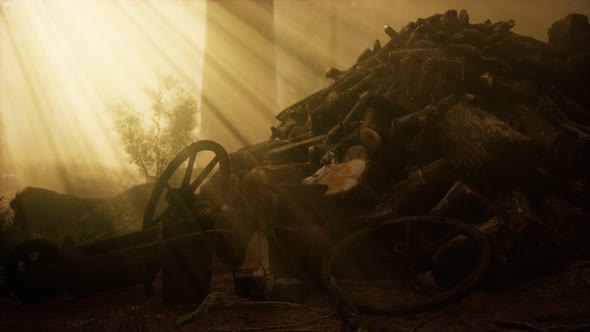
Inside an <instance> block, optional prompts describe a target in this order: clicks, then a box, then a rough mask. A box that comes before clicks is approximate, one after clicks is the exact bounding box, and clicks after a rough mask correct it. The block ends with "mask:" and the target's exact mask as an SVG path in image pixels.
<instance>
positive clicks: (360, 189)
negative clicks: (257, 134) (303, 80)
mask: <svg viewBox="0 0 590 332" xmlns="http://www.w3.org/2000/svg"><path fill="white" fill-rule="evenodd" d="M514 26H515V22H514V21H513V20H509V21H505V22H496V23H492V22H490V21H489V20H488V21H486V22H483V23H471V22H470V20H469V15H468V13H467V12H466V11H465V10H461V11H460V12H457V11H455V10H449V11H447V12H445V13H443V14H436V15H433V16H431V17H428V18H425V19H418V20H417V21H416V22H411V23H409V24H408V25H406V26H405V27H403V28H402V29H401V30H400V31H399V32H398V31H395V30H394V29H393V28H391V27H390V26H388V25H385V33H386V35H387V37H386V39H387V41H386V42H385V43H383V44H382V43H381V42H380V41H379V40H377V41H375V42H374V45H373V47H372V48H367V49H365V50H364V51H363V52H362V53H361V54H360V56H359V57H358V60H357V62H356V63H355V64H353V65H352V66H351V67H350V68H348V69H347V70H339V69H336V68H330V69H329V70H328V71H327V72H326V77H327V78H330V79H333V83H332V84H330V85H329V86H328V87H326V88H325V89H322V90H320V91H318V92H316V93H314V94H312V95H310V96H308V97H306V98H304V99H302V100H300V101H298V102H297V103H295V104H293V105H291V106H290V107H288V108H286V109H285V110H283V111H281V112H280V113H279V114H278V115H277V116H276V118H277V119H278V120H279V121H280V122H281V123H280V125H278V126H276V127H272V128H271V131H272V136H271V139H270V140H268V141H265V142H261V143H259V144H256V145H252V146H247V147H244V148H242V149H241V150H240V151H238V152H234V153H232V154H231V157H232V161H233V165H234V166H235V167H236V168H237V171H238V173H239V172H240V171H244V172H247V171H248V170H251V169H253V168H255V167H261V168H263V169H264V170H265V171H266V172H267V174H269V178H270V179H271V181H275V182H278V183H285V182H290V183H302V182H303V183H311V184H313V183H316V184H327V185H328V187H329V188H328V191H327V192H326V197H327V198H331V199H335V200H343V201H344V202H346V205H347V206H348V207H350V204H351V202H354V203H355V204H357V205H358V206H357V208H358V209H364V210H370V209H372V208H374V207H375V206H377V205H383V204H387V205H389V206H390V207H391V211H393V213H394V214H395V215H410V214H429V213H430V214H435V215H443V216H450V217H456V218H460V219H462V220H464V221H466V222H471V223H473V224H475V225H478V227H479V228H480V229H481V230H483V231H484V232H486V233H488V234H489V236H490V238H491V239H492V240H493V241H494V243H495V248H496V249H495V250H496V257H497V261H498V265H499V266H503V267H506V266H509V267H514V266H519V265H522V264H524V265H525V266H526V268H524V269H523V270H530V266H531V265H533V266H537V265H543V263H544V262H547V261H548V260H547V258H548V255H549V256H550V257H551V258H556V257H557V256H559V255H561V254H563V253H564V252H567V253H572V252H574V251H575V252H577V253H580V254H582V255H590V247H589V246H588V244H587V243H586V241H584V238H585V237H587V236H588V235H590V218H588V215H589V214H590V211H588V210H587V209H586V207H587V206H590V190H588V185H589V183H590V182H589V180H590V177H589V173H590V172H589V171H588V170H590V112H589V106H590V95H588V94H587V87H588V86H590V75H589V73H590V24H589V23H588V18H587V17H586V16H584V15H580V14H571V15H568V16H567V17H565V18H564V19H562V20H560V21H557V22H555V23H554V24H553V25H552V26H551V28H550V29H549V31H548V33H549V43H545V42H541V41H538V40H535V39H533V38H530V37H526V36H521V35H518V34H516V33H513V32H512V31H511V30H512V28H513V27H514ZM549 249H550V250H549ZM554 249H555V250H554ZM549 261H550V260H549Z"/></svg>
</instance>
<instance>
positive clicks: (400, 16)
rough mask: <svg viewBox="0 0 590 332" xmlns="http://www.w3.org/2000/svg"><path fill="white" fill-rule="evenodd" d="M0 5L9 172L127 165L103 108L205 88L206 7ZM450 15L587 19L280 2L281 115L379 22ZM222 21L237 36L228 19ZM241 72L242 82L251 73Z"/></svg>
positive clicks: (435, 6)
mask: <svg viewBox="0 0 590 332" xmlns="http://www.w3.org/2000/svg"><path fill="white" fill-rule="evenodd" d="M0 8H1V9H2V16H1V17H0V119H1V123H2V125H3V126H2V132H1V136H0V138H1V141H0V148H1V149H2V150H1V151H0V153H1V155H2V156H3V158H5V160H8V161H9V162H11V163H13V164H26V163H31V162H48V161H55V160H60V159H61V160H80V161H83V162H92V163H105V164H110V165H123V164H125V163H126V162H125V159H124V153H123V152H122V151H121V148H120V147H119V144H118V141H117V136H116V134H115V133H114V132H113V129H112V128H113V126H112V121H111V118H110V115H109V114H108V113H107V112H105V110H106V107H107V106H108V105H109V104H112V103H116V102H119V101H121V100H123V99H127V100H129V101H130V102H131V103H133V104H135V105H137V107H138V109H140V110H143V109H148V108H149V102H148V98H147V96H146V93H145V88H146V87H154V85H155V84H156V82H157V79H158V77H159V76H161V75H175V76H177V77H178V78H180V79H181V80H182V81H184V82H185V84H186V85H187V86H188V87H189V88H191V89H192V90H193V91H195V92H197V93H198V92H200V87H201V74H202V71H203V49H204V47H205V43H206V40H205V17H206V16H205V10H206V3H205V1H203V0H193V1H180V0H153V1H131V0H120V1H112V0H46V1H35V0H0ZM449 8H455V9H461V8H466V9H467V10H468V12H469V14H470V16H471V21H472V22H482V21H484V20H485V19H486V18H490V19H492V21H498V20H507V19H510V18H512V19H514V20H515V21H516V27H515V28H514V31H515V32H518V33H522V34H525V35H531V36H533V37H535V38H538V39H542V40H546V39H547V35H546V31H547V28H548V27H549V26H550V24H551V23H552V22H553V21H555V20H557V19H559V18H562V17H564V16H565V15H566V14H568V13H570V12H580V13H583V14H586V15H588V14H590V0H477V1H476V0H469V1H466V0H447V1H444V0H388V1H386V0H275V6H274V13H275V36H276V40H277V45H278V48H277V50H276V52H275V54H276V56H277V58H276V64H277V69H278V75H277V77H278V79H277V81H278V93H279V96H278V106H277V109H276V112H278V111H279V110H280V109H281V108H283V107H285V106H288V105H289V104H290V103H292V102H294V101H296V100H299V99H301V98H302V97H304V96H306V95H307V94H309V93H311V92H314V91H316V90H317V89H318V88H321V87H322V86H325V85H326V84H328V82H327V81H326V80H325V79H324V78H323V72H324V70H325V68H327V67H329V66H336V67H340V68H347V67H349V66H350V65H351V64H352V63H353V62H354V60H355V59H356V58H357V56H358V55H359V54H360V52H361V51H362V50H363V49H364V48H366V47H371V46H372V44H373V41H374V40H375V39H377V38H379V39H381V40H382V41H385V38H386V36H385V34H384V33H383V31H382V28H383V24H385V23H388V24H390V25H392V26H393V27H394V28H395V29H399V28H401V27H402V26H403V25H405V24H406V23H407V22H409V21H413V20H416V18H418V17H427V16H430V15H432V14H434V13H436V12H444V11H445V10H446V9H449ZM333 22H337V25H335V26H334V25H333ZM223 24H225V25H226V26H227V30H228V31H230V32H231V33H235V34H236V36H237V37H238V38H240V37H241V36H240V29H235V27H236V25H235V24H232V22H231V21H230V22H223ZM334 34H335V38H332V37H334V36H333V35H334ZM242 40H243V41H244V42H245V43H249V42H250V43H251V41H252V39H251V38H243V37H242ZM251 47H252V48H256V47H257V45H254V44H252V45H251ZM227 56H228V57H230V58H231V57H232V56H233V57H239V56H240V55H239V54H233V53H232V50H231V49H228V50H227ZM269 56H272V54H269ZM242 69H243V71H244V72H243V73H242V75H241V76H240V77H248V76H249V75H256V72H248V70H249V68H248V65H247V64H245V65H244V68H242ZM242 79H244V78H242ZM244 80H246V79H244ZM243 83H244V85H248V84H251V82H248V81H246V82H243ZM261 90H262V91H264V90H265V88H264V87H262V89H261ZM268 91H276V90H274V89H268ZM230 97H231V96H230ZM259 98H265V96H259ZM275 98H276V97H275ZM238 109H240V105H236V107H235V108H233V107H230V108H228V109H225V110H224V112H226V114H225V115H226V116H227V117H228V118H230V119H231V121H233V123H235V125H236V126H237V128H238V129H239V130H241V131H243V132H244V133H246V134H247V133H248V132H252V131H257V132H261V131H266V132H267V133H268V135H270V130H268V127H269V126H270V125H271V121H269V123H261V124H260V125H259V126H256V128H252V127H251V126H249V127H245V126H244V125H243V124H241V123H240V121H239V118H240V117H241V116H248V113H247V111H243V110H242V112H245V113H241V114H239V115H237V116H236V115H235V113H232V112H236V111H237V110H238ZM256 137H261V136H260V135H257V136H256ZM263 137H264V136H263ZM221 143H222V144H223V143H224V142H221Z"/></svg>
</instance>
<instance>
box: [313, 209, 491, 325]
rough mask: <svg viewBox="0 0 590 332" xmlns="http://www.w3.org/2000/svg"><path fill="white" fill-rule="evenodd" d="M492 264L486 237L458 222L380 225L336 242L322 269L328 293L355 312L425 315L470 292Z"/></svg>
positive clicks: (412, 220) (422, 219) (425, 219)
mask: <svg viewBox="0 0 590 332" xmlns="http://www.w3.org/2000/svg"><path fill="white" fill-rule="evenodd" d="M489 263H490V246H489V243H488V241H487V239H486V237H485V236H484V235H483V234H481V232H479V231H478V230H477V229H476V228H474V227H473V226H470V225H467V224H465V223H462V222H459V221H457V220H452V219H447V218H440V217H431V216H415V217H403V218H398V219H392V220H386V221H383V222H379V223H378V224H376V225H375V226H369V227H366V228H362V229H360V230H358V231H355V232H353V233H352V234H350V235H349V236H347V237H345V238H344V239H343V240H342V241H340V242H339V243H338V244H337V245H336V246H335V247H334V249H333V251H332V253H331V255H330V257H329V258H328V259H327V261H326V263H325V265H324V277H325V282H326V284H327V285H326V286H327V288H328V290H329V291H330V292H331V293H332V294H333V295H334V296H336V297H337V298H338V299H339V300H340V301H341V302H343V303H344V304H345V305H346V306H348V307H350V308H352V309H354V310H356V311H359V312H386V313H389V314H410V313H416V312H421V311H427V310H431V309H434V308H436V307H437V306H439V305H441V304H444V303H447V302H450V301H452V300H455V299H457V298H459V297H460V296H462V295H464V294H466V293H467V292H469V291H470V290H471V289H472V288H473V287H474V286H476V284H477V283H478V281H479V280H480V278H481V277H482V276H483V274H484V273H485V271H486V269H487V267H488V265H489Z"/></svg>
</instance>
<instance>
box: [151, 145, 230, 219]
mask: <svg viewBox="0 0 590 332" xmlns="http://www.w3.org/2000/svg"><path fill="white" fill-rule="evenodd" d="M230 175H231V166H230V159H229V155H228V154H227V152H226V151H225V149H224V148H223V147H222V146H221V145H219V144H217V143H215V142H213V141H207V140H203V141H198V142H196V143H193V144H191V145H189V146H187V147H186V148H184V149H183V150H182V151H180V153H179V154H178V155H177V156H176V157H175V158H174V159H172V161H170V163H169V164H168V166H167V167H166V169H165V170H164V172H162V175H161V176H160V178H159V179H158V181H157V182H156V185H155V187H154V190H153V192H152V195H151V197H150V200H149V202H148V205H147V207H146V210H145V213H144V216H143V228H144V229H146V228H149V227H153V226H156V225H158V224H160V223H169V222H174V221H179V220H183V219H187V218H191V217H193V216H194V215H195V212H196V210H197V211H198V210H199V209H212V210H216V209H217V210H218V209H220V208H221V207H222V206H223V201H224V196H225V193H226V192H227V188H228V187H229V178H230ZM207 186H208V188H204V187H207ZM195 209H196V210H195Z"/></svg>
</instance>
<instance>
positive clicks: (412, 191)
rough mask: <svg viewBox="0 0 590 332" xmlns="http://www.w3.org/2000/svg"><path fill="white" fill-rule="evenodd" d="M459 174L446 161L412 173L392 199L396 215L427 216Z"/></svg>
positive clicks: (396, 190)
mask: <svg viewBox="0 0 590 332" xmlns="http://www.w3.org/2000/svg"><path fill="white" fill-rule="evenodd" d="M457 177H458V174H457V172H456V170H455V168H454V167H453V166H452V164H451V163H449V162H448V161H447V160H445V159H439V160H436V161H434V162H432V163H430V164H428V165H426V166H424V167H422V168H419V169H417V170H416V171H414V172H412V173H410V174H409V175H408V176H407V177H406V178H405V179H404V180H402V181H400V182H399V183H397V184H396V185H395V186H394V188H393V192H394V194H393V195H392V198H391V204H392V206H393V210H394V211H395V214H396V215H398V216H402V215H413V214H426V213H428V212H429V211H431V210H432V208H433V206H434V205H435V204H436V203H437V202H439V201H440V200H441V199H442V198H443V197H444V195H445V193H446V192H447V191H448V188H449V187H451V185H452V184H453V183H455V181H456V179H457Z"/></svg>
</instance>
